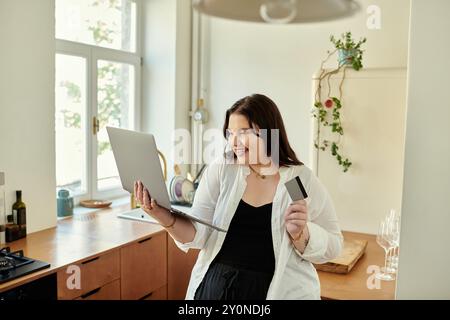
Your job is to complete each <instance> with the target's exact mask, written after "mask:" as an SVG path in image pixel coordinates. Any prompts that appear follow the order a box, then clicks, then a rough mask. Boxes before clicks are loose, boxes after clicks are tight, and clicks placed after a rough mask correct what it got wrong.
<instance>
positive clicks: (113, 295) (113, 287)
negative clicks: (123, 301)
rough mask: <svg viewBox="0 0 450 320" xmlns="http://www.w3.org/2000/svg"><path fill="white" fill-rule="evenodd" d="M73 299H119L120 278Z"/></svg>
mask: <svg viewBox="0 0 450 320" xmlns="http://www.w3.org/2000/svg"><path fill="white" fill-rule="evenodd" d="M75 300H120V280H115V281H113V282H111V283H108V284H106V285H104V286H103V287H100V288H97V289H94V290H92V291H90V292H88V293H86V294H83V295H82V296H81V297H78V298H76V299H75Z"/></svg>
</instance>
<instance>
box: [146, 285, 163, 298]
mask: <svg viewBox="0 0 450 320" xmlns="http://www.w3.org/2000/svg"><path fill="white" fill-rule="evenodd" d="M142 300H167V285H165V286H163V287H161V288H159V289H156V290H155V291H153V292H151V293H149V294H148V295H146V296H145V297H143V298H142Z"/></svg>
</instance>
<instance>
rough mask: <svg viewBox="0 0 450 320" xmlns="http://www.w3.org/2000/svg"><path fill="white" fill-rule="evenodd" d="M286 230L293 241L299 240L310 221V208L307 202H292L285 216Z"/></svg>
mask: <svg viewBox="0 0 450 320" xmlns="http://www.w3.org/2000/svg"><path fill="white" fill-rule="evenodd" d="M284 221H285V225H286V230H287V232H289V234H290V235H291V237H292V238H293V239H298V238H299V237H300V235H301V234H302V232H303V230H304V229H305V227H306V222H307V221H308V206H307V204H306V200H298V201H295V202H292V203H291V204H290V205H289V207H288V208H287V209H286V212H285V214H284Z"/></svg>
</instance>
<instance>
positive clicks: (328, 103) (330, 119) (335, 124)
mask: <svg viewBox="0 0 450 320" xmlns="http://www.w3.org/2000/svg"><path fill="white" fill-rule="evenodd" d="M330 41H331V43H333V45H334V50H333V51H328V57H327V58H326V59H325V60H323V61H322V65H321V68H320V70H321V72H320V75H319V79H318V85H317V90H316V94H315V101H314V109H313V111H312V113H313V117H314V118H316V119H317V132H316V138H315V141H314V146H315V147H316V148H317V149H318V150H321V151H326V150H327V149H328V148H330V152H331V155H332V156H333V157H335V158H336V161H337V162H338V164H339V165H340V166H342V168H343V171H344V172H347V171H348V170H349V168H350V167H351V166H352V162H351V161H350V159H349V158H347V157H344V156H343V155H342V153H341V150H340V148H339V144H340V141H341V138H342V136H343V135H344V128H343V126H342V121H341V111H342V108H343V106H342V101H341V100H342V89H343V84H344V80H345V76H346V70H347V68H349V67H350V68H352V69H354V70H356V71H359V70H360V69H361V68H362V67H363V64H362V59H363V52H364V51H363V50H362V49H361V46H362V45H363V44H364V43H365V42H366V38H363V39H360V40H359V41H358V42H355V40H353V38H352V34H351V32H346V33H344V34H342V35H341V38H340V39H336V38H335V37H334V36H333V35H332V36H331V37H330ZM337 52H339V54H340V57H344V58H345V61H343V60H342V59H340V60H338V61H339V65H338V67H337V68H335V69H331V70H325V69H324V65H325V63H326V62H327V61H328V60H329V59H330V58H331V57H332V56H334V55H335V54H336V53H337ZM341 70H343V75H342V79H341V81H340V84H339V96H338V97H336V96H332V95H331V85H330V79H331V76H332V75H335V74H338V73H339V72H340V71H341ZM324 82H326V83H327V85H328V92H327V98H326V99H325V101H324V100H323V99H322V89H323V86H324ZM324 129H329V130H330V132H331V136H333V137H335V138H336V139H334V140H333V141H330V140H328V139H322V141H321V133H322V130H324Z"/></svg>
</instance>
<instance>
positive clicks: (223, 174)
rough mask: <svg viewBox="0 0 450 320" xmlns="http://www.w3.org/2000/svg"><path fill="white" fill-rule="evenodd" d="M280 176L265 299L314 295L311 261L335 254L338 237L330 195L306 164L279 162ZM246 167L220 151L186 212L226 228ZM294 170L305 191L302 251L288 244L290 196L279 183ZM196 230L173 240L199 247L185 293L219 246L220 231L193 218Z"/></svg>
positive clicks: (316, 295) (339, 242) (193, 286)
mask: <svg viewBox="0 0 450 320" xmlns="http://www.w3.org/2000/svg"><path fill="white" fill-rule="evenodd" d="M279 172H280V181H279V184H278V187H277V190H276V193H275V196H274V199H273V205H272V218H271V220H272V239H273V250H274V253H275V272H274V276H273V278H272V282H271V284H270V286H269V290H268V292H267V299H268V300H269V299H277V300H278V299H280V300H281V299H283V300H284V299H286V300H287V299H320V282H319V278H318V275H317V272H316V269H315V268H314V266H313V263H316V264H320V263H325V262H327V261H329V260H332V259H334V258H336V257H337V256H338V255H339V254H340V252H341V248H342V244H343V237H342V234H341V230H340V228H339V225H338V220H337V217H336V212H335V210H334V207H333V203H332V201H331V198H330V196H329V194H328V192H327V190H326V189H325V187H324V186H323V185H322V183H321V182H320V181H319V179H318V178H317V177H316V176H315V175H314V173H313V172H312V171H311V170H310V169H309V168H308V167H306V166H304V165H301V166H291V167H280V171H279ZM249 174H250V168H249V167H248V166H246V165H240V164H229V163H226V161H225V159H223V158H222V157H220V158H218V159H216V160H215V161H214V162H212V163H211V164H209V165H208V167H207V168H206V169H205V171H204V173H203V176H202V178H201V180H200V184H199V186H198V189H197V191H196V195H195V198H194V202H193V205H192V209H191V210H190V212H191V214H193V215H195V216H197V217H199V218H201V219H204V220H207V221H209V222H212V223H213V224H214V225H217V226H220V227H222V228H224V229H226V230H228V227H229V225H230V222H231V219H232V218H233V215H234V213H235V211H236V209H237V206H238V204H239V201H240V200H241V198H242V196H243V194H244V191H245V188H246V186H247V181H246V178H247V175H249ZM296 176H299V177H300V179H301V181H302V183H303V185H304V187H305V189H306V192H307V194H308V198H307V199H306V202H307V205H308V222H307V226H308V231H309V234H310V239H309V242H308V245H307V246H306V248H305V250H304V252H303V254H301V253H300V252H299V251H298V250H297V249H296V248H295V247H294V246H293V244H292V242H291V240H290V238H289V236H288V234H287V231H286V227H285V224H284V213H285V211H286V209H287V207H288V206H289V204H290V203H291V202H292V200H291V198H290V196H289V194H288V192H287V189H286V187H285V186H284V183H285V182H287V181H289V180H290V179H293V178H295V177H296ZM194 227H195V229H196V234H195V237H194V239H193V240H192V241H191V242H188V243H181V242H179V241H175V243H176V244H177V246H178V247H179V248H180V249H181V250H183V251H185V252H187V251H188V250H189V249H190V248H195V249H201V251H200V253H199V255H198V259H197V262H196V263H195V265H194V268H193V269H192V273H191V279H190V282H189V286H188V290H187V294H186V299H188V300H192V299H194V295H195V291H196V290H197V288H198V286H199V285H200V283H201V281H202V279H203V277H204V276H205V274H206V272H207V271H208V268H209V265H210V264H211V262H212V261H213V259H214V258H215V256H216V255H217V253H218V252H219V250H220V248H221V247H222V244H223V241H224V239H225V236H226V233H224V232H219V231H217V230H215V229H212V228H209V227H207V226H205V225H203V224H200V223H198V222H194Z"/></svg>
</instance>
